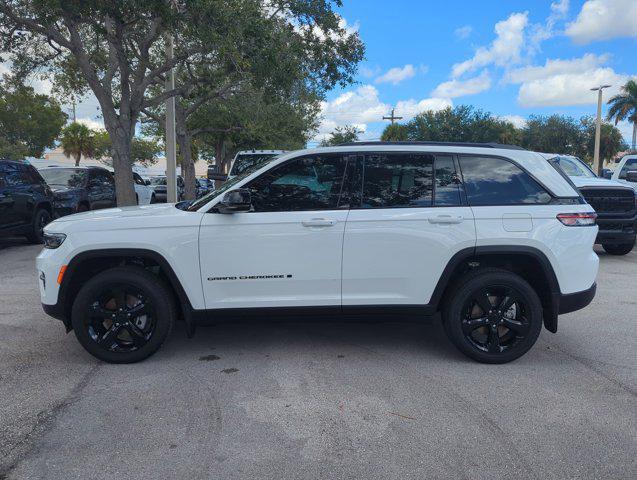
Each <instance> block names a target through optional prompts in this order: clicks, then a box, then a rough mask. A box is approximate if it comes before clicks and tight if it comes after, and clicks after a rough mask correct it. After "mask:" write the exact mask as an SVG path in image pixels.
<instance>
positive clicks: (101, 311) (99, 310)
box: [88, 303, 114, 318]
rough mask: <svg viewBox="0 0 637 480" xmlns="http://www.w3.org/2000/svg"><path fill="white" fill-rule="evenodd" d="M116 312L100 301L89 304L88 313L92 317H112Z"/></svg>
mask: <svg viewBox="0 0 637 480" xmlns="http://www.w3.org/2000/svg"><path fill="white" fill-rule="evenodd" d="M113 313H114V312H112V311H111V310H107V309H106V308H104V307H102V306H101V305H100V304H99V303H94V304H92V305H89V307H88V314H89V316H90V317H98V318H111V317H112V315H113Z"/></svg>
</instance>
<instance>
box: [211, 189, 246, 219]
mask: <svg viewBox="0 0 637 480" xmlns="http://www.w3.org/2000/svg"><path fill="white" fill-rule="evenodd" d="M217 209H218V210H219V213H240V212H249V211H250V210H251V209H252V197H251V195H250V190H248V189H246V188H238V189H236V190H230V191H229V192H227V193H226V194H225V195H224V196H223V200H221V202H220V203H218V204H217Z"/></svg>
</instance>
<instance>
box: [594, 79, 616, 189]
mask: <svg viewBox="0 0 637 480" xmlns="http://www.w3.org/2000/svg"><path fill="white" fill-rule="evenodd" d="M610 86H611V85H600V86H599V87H595V88H591V91H593V92H595V91H596V92H597V121H596V122H595V152H594V153H593V167H594V168H595V170H596V171H597V176H598V177H601V176H602V161H601V159H600V158H599V146H600V143H601V136H602V90H604V89H605V88H608V87H610Z"/></svg>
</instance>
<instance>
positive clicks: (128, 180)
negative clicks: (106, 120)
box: [106, 124, 137, 207]
mask: <svg viewBox="0 0 637 480" xmlns="http://www.w3.org/2000/svg"><path fill="white" fill-rule="evenodd" d="M106 130H107V131H108V134H109V135H110V138H111V141H112V145H113V149H112V153H113V170H115V194H116V196H117V206H118V207H126V206H130V205H137V201H136V200H135V186H134V185H135V183H134V180H133V162H132V160H131V148H132V143H133V137H132V135H131V134H130V131H129V129H126V128H122V127H121V126H117V127H116V128H113V127H112V126H111V125H108V124H106Z"/></svg>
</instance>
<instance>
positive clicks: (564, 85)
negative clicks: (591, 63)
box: [518, 68, 628, 107]
mask: <svg viewBox="0 0 637 480" xmlns="http://www.w3.org/2000/svg"><path fill="white" fill-rule="evenodd" d="M627 79H628V77H626V76H625V75H620V74H618V73H615V71H614V70H613V69H612V68H596V69H594V70H590V71H587V72H584V73H562V74H558V75H552V76H549V77H547V78H539V79H536V80H531V81H529V82H524V83H522V85H521V86H520V92H519V94H518V102H519V103H520V105H522V106H523V107H543V106H561V105H589V104H594V103H596V102H597V94H596V93H595V92H591V90H590V89H591V88H592V87H595V86H597V85H602V84H610V85H612V87H611V88H609V89H606V90H605V91H604V96H605V98H609V97H610V96H612V95H615V94H617V93H618V92H619V87H620V86H621V85H623V84H624V83H625V82H626V80H627Z"/></svg>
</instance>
